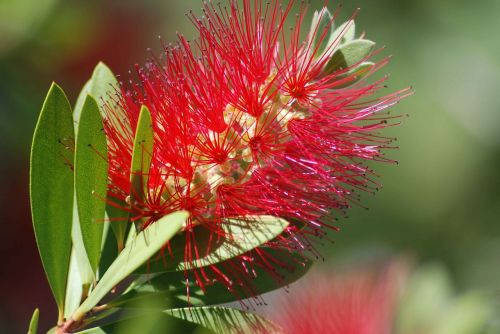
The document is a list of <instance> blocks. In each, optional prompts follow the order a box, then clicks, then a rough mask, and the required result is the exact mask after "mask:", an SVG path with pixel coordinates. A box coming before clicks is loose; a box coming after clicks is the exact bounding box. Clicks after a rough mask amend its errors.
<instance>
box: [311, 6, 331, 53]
mask: <svg viewBox="0 0 500 334" xmlns="http://www.w3.org/2000/svg"><path fill="white" fill-rule="evenodd" d="M332 32H333V16H332V14H331V13H330V11H329V10H328V8H326V7H323V8H322V9H321V10H320V11H319V12H318V11H315V12H314V15H313V20H312V24H311V29H310V31H309V35H308V41H309V42H308V50H309V52H310V53H313V52H314V51H316V52H315V54H316V55H317V56H320V55H321V54H323V52H324V51H325V49H326V48H327V47H328V45H329V44H328V42H329V36H330V34H331V33H332ZM316 48H317V50H316Z"/></svg>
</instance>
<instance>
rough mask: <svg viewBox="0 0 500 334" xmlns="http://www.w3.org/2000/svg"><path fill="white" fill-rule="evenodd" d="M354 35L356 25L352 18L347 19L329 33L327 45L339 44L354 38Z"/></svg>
mask: <svg viewBox="0 0 500 334" xmlns="http://www.w3.org/2000/svg"><path fill="white" fill-rule="evenodd" d="M355 37H356V25H355V23H354V20H349V21H347V22H344V23H342V24H341V25H340V26H339V27H338V28H337V29H335V31H334V32H333V33H332V34H331V35H330V40H329V41H328V45H331V44H333V43H335V44H336V45H337V46H340V45H342V44H344V43H348V42H351V41H353V40H354V38H355Z"/></svg>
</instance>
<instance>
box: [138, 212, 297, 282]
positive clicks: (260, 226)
mask: <svg viewBox="0 0 500 334" xmlns="http://www.w3.org/2000/svg"><path fill="white" fill-rule="evenodd" d="M287 226H288V222H287V221H286V220H284V219H282V218H277V217H273V216H254V217H245V219H241V220H239V219H227V221H226V222H225V223H224V225H223V228H224V229H225V230H226V234H227V235H228V236H231V237H232V239H227V238H226V239H224V240H221V242H219V244H218V245H216V246H213V247H212V248H211V249H210V252H208V254H206V255H205V256H202V257H201V258H199V259H196V260H193V261H185V260H184V257H183V256H184V250H183V249H182V247H180V249H176V251H174V258H173V259H172V258H170V257H167V258H163V257H157V258H156V259H154V260H152V261H150V262H148V264H147V266H143V267H141V268H140V269H139V270H137V271H136V273H144V274H145V273H155V272H168V271H184V270H189V269H193V268H201V267H206V266H209V265H212V264H216V263H219V262H223V261H225V260H228V259H230V258H233V257H236V256H238V255H241V254H244V253H246V252H248V251H250V250H252V249H254V248H256V247H258V246H260V245H262V244H264V243H266V242H268V241H270V240H272V239H274V238H275V237H277V236H278V235H280V234H281V233H282V232H283V231H284V230H285V229H286V228H287ZM181 244H182V242H181ZM200 249H203V247H200Z"/></svg>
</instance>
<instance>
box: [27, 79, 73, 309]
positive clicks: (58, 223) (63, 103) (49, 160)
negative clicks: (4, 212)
mask: <svg viewBox="0 0 500 334" xmlns="http://www.w3.org/2000/svg"><path fill="white" fill-rule="evenodd" d="M73 145H74V130H73V115H72V113H71V107H70V105H69V102H68V100H67V98H66V96H65V94H64V92H63V91H62V89H61V88H60V87H59V86H57V85H56V84H52V86H51V87H50V90H49V92H48V95H47V97H46V99H45V102H44V104H43V107H42V111H41V113H40V117H39V119H38V123H37V125H36V128H35V134H34V137H33V145H32V148H31V170H30V197H31V213H32V217H33V227H34V230H35V237H36V241H37V244H38V250H39V252H40V257H41V259H42V263H43V267H44V269H45V273H46V274H47V279H48V281H49V284H50V287H51V289H52V293H53V294H54V297H55V300H56V303H57V305H58V307H59V310H60V312H62V310H63V309H64V295H65V292H66V281H67V278H68V268H69V260H70V253H71V225H72V219H73V171H72V170H71V169H72V166H73V160H74V154H73V149H74V148H73Z"/></svg>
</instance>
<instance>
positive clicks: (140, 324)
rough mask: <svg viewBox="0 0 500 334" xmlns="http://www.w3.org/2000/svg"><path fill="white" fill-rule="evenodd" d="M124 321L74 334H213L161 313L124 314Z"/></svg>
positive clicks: (188, 322)
mask: <svg viewBox="0 0 500 334" xmlns="http://www.w3.org/2000/svg"><path fill="white" fill-rule="evenodd" d="M124 317H125V319H122V320H119V321H115V322H113V323H110V324H106V325H102V326H100V327H94V328H89V329H86V330H84V331H81V332H77V333H76V334H137V333H144V334H156V333H182V334H190V333H192V334H215V332H213V331H210V330H208V329H206V328H204V327H202V326H200V325H198V324H196V323H194V322H190V321H186V320H183V319H180V318H178V317H174V316H171V315H169V314H165V313H163V312H161V311H150V310H148V311H146V312H134V313H132V314H125V316H124Z"/></svg>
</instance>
